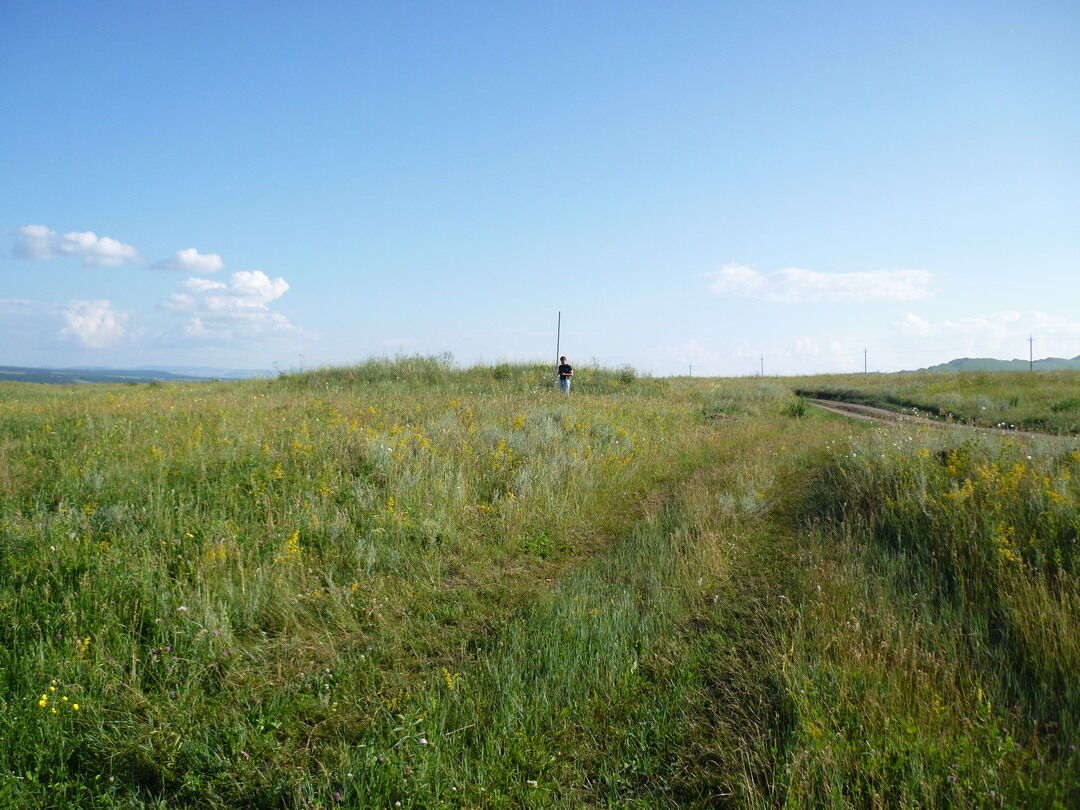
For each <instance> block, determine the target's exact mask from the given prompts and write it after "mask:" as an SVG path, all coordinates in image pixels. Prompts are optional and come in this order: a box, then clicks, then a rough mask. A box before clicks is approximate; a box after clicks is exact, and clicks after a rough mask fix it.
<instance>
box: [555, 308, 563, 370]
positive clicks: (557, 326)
mask: <svg viewBox="0 0 1080 810" xmlns="http://www.w3.org/2000/svg"><path fill="white" fill-rule="evenodd" d="M561 341H562V310H561V309H560V310H559V319H558V320H557V321H556V322H555V368H558V367H559V358H560V357H562V354H560V353H559V347H560V345H561Z"/></svg>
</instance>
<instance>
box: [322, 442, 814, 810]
mask: <svg viewBox="0 0 1080 810" xmlns="http://www.w3.org/2000/svg"><path fill="white" fill-rule="evenodd" d="M787 424H793V423H787ZM769 428H772V430H770V429H769ZM775 428H776V424H775V423H773V424H767V423H746V425H745V426H740V427H739V428H738V429H737V430H733V431H732V432H733V433H734V434H736V435H734V436H733V437H732V439H731V442H730V446H729V447H728V448H726V449H727V450H728V451H729V452H730V453H731V458H730V459H726V460H725V459H720V460H718V463H717V466H716V467H714V468H711V469H706V470H702V471H700V472H699V474H698V475H696V476H695V477H694V478H693V479H692V480H691V481H690V482H688V483H686V484H685V485H684V486H683V487H681V488H680V489H679V491H678V492H677V493H676V494H675V495H674V496H673V497H672V498H670V499H669V500H667V501H666V502H664V503H663V504H660V505H658V506H657V507H656V508H655V509H654V511H653V512H652V513H651V514H650V515H648V516H647V517H646V519H645V520H643V521H642V522H641V523H640V524H639V525H638V526H637V527H635V528H634V529H633V530H632V531H630V532H628V533H627V534H626V535H625V536H624V538H623V539H622V540H621V541H619V542H617V543H615V544H614V545H613V546H611V547H610V548H609V549H608V550H606V551H605V552H604V553H603V554H601V555H599V556H597V557H596V558H594V559H592V560H590V561H589V562H587V563H586V564H584V565H582V566H581V567H580V568H578V569H576V570H574V571H572V572H570V573H569V575H568V576H567V577H566V578H565V579H563V580H562V581H560V582H559V583H558V584H557V585H555V586H554V587H553V588H552V590H551V591H550V592H549V593H547V594H545V595H544V596H543V597H542V598H541V599H540V600H539V601H538V602H537V603H536V604H534V605H533V606H532V607H531V609H530V610H529V611H528V612H527V613H526V614H525V615H523V616H522V617H521V618H520V619H518V620H515V621H513V622H512V623H511V624H510V625H509V626H508V627H507V628H506V629H505V630H504V632H502V633H501V635H500V636H499V637H498V639H497V640H496V641H495V642H494V643H493V645H492V646H491V647H490V648H488V649H487V650H484V651H482V653H481V654H480V655H479V656H478V657H477V659H476V660H475V661H474V663H473V665H472V666H471V667H469V668H468V669H467V671H465V672H464V673H449V672H444V673H443V676H442V678H441V680H440V679H436V681H435V682H434V683H432V684H430V685H429V687H428V688H427V689H426V690H425V693H424V694H423V695H421V696H418V697H417V698H416V699H415V700H414V701H413V702H412V703H411V705H410V707H409V708H408V709H407V710H405V711H401V712H398V713H394V712H388V713H387V716H386V717H385V718H384V722H383V723H381V724H379V725H378V727H373V728H372V729H371V730H370V733H369V734H368V735H366V739H364V740H363V741H362V742H361V743H360V745H358V746H357V747H355V748H354V749H353V751H352V757H351V764H350V766H349V769H348V772H347V775H346V776H345V778H344V779H342V780H341V781H340V783H339V786H338V787H336V790H337V792H338V793H340V795H341V796H342V802H343V803H344V804H346V805H348V804H349V803H352V804H353V805H357V804H359V805H361V806H368V805H370V806H377V805H380V804H385V805H387V806H394V803H395V802H397V801H400V802H402V806H405V807H408V806H413V807H421V806H422V807H582V806H615V805H617V806H640V807H654V806H655V807H666V806H685V805H689V806H693V805H699V806H714V805H717V804H718V803H719V804H721V805H722V804H724V803H729V802H730V800H731V799H732V798H733V797H735V796H743V797H753V796H764V795H768V792H769V790H770V789H771V786H772V784H773V775H772V767H773V765H772V763H774V762H776V761H779V760H780V759H781V758H780V757H778V756H777V752H778V751H779V750H780V749H781V748H782V746H783V737H784V733H785V728H786V721H785V720H784V716H785V712H786V709H785V707H784V702H783V696H782V694H781V693H780V690H779V686H778V684H779V681H778V679H777V678H776V677H775V672H774V671H773V670H774V669H775V667H774V664H775V662H776V660H777V658H776V644H777V643H778V641H777V640H778V639H779V638H780V637H781V636H782V635H783V633H782V628H783V627H784V626H786V622H787V618H786V617H787V613H788V610H789V608H788V607H787V606H786V605H784V604H783V602H784V600H781V599H779V598H778V597H779V596H780V595H782V594H779V593H777V590H778V589H782V588H784V587H787V583H788V581H789V580H786V579H785V577H786V576H787V574H788V572H789V570H790V554H789V553H788V549H787V546H786V543H787V540H788V538H787V537H786V536H785V535H783V534H782V533H779V532H777V531H776V527H775V526H774V525H773V523H772V522H771V520H770V519H769V517H768V516H769V511H770V503H771V501H770V500H769V499H768V497H767V493H765V492H758V491H755V483H754V482H755V479H756V478H759V477H761V476H768V477H771V476H772V472H773V470H772V468H771V467H768V466H767V467H766V468H758V469H748V467H747V465H748V464H754V465H760V463H761V459H762V458H763V457H767V456H769V455H770V453H765V454H764V456H763V455H762V445H764V446H765V447H766V448H768V447H770V446H773V447H779V446H780V445H781V443H782V442H783V441H784V431H776V430H775ZM751 450H752V451H753V454H752V456H747V453H748V452H750V451H751ZM747 458H751V459H752V461H747V460H746V459H747ZM776 463H777V462H775V461H770V462H769V464H772V465H773V466H775V465H776ZM788 604H790V603H788Z"/></svg>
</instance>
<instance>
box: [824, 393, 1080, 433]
mask: <svg viewBox="0 0 1080 810" xmlns="http://www.w3.org/2000/svg"><path fill="white" fill-rule="evenodd" d="M809 402H810V403H811V404H813V405H816V406H817V407H819V408H821V409H822V410H824V411H828V412H829V413H836V414H840V415H841V416H849V417H851V418H852V419H864V420H867V421H870V422H888V423H891V424H896V423H899V422H903V423H905V424H912V425H935V426H937V427H965V428H970V429H971V430H981V431H984V432H986V433H1001V434H1005V435H1008V436H1035V437H1041V438H1051V439H1072V440H1075V439H1077V437H1076V436H1060V435H1058V434H1056V433H1039V432H1037V431H1032V430H1011V429H1009V428H997V427H984V426H982V425H967V424H964V423H963V422H944V421H942V420H941V419H931V418H929V417H927V416H915V415H909V414H904V413H898V412H896V411H890V410H887V409H885V408H875V407H874V406H872V405H860V404H858V403H855V402H841V401H839V400H833V399H810V400H809Z"/></svg>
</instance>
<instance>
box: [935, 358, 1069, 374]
mask: <svg viewBox="0 0 1080 810" xmlns="http://www.w3.org/2000/svg"><path fill="white" fill-rule="evenodd" d="M1029 368H1034V369H1035V370H1036V371H1062V370H1080V356H1077V357H1073V358H1072V359H1066V358H1063V357H1044V358H1043V359H1042V360H1036V361H1035V362H1034V363H1033V364H1030V365H1029V363H1028V361H1027V360H995V359H994V358H992V357H961V358H959V359H958V360H950V361H949V362H948V363H941V364H939V365H936V366H930V367H928V368H923V369H919V371H1027V370H1028V369H1029Z"/></svg>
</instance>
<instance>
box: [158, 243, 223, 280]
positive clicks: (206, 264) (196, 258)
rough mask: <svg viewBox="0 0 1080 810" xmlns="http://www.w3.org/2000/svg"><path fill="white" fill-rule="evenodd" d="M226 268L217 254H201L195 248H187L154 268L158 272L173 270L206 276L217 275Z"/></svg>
mask: <svg viewBox="0 0 1080 810" xmlns="http://www.w3.org/2000/svg"><path fill="white" fill-rule="evenodd" d="M224 266H225V262H223V261H222V260H221V257H220V256H219V255H218V254H216V253H199V251H197V250H196V249H195V248H185V249H183V250H178V251H176V253H175V254H173V255H172V256H170V257H169V258H167V259H162V260H161V261H160V262H156V263H155V264H154V267H155V268H156V269H158V270H171V271H174V272H178V273H196V274H198V275H206V274H209V273H216V272H217V271H218V270H220V269H221V268H223V267H224Z"/></svg>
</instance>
